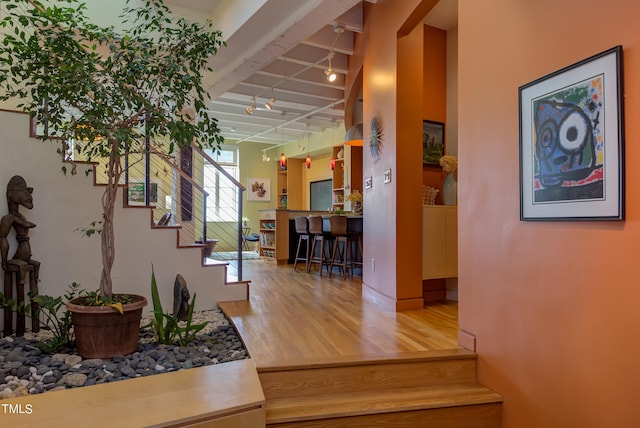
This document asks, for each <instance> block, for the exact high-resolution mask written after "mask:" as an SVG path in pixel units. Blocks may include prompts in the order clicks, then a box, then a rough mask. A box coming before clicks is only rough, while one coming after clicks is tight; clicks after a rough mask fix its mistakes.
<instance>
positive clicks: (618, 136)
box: [518, 46, 624, 221]
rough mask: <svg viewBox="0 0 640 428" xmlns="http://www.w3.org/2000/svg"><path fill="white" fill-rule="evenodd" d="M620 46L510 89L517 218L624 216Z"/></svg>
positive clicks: (576, 218) (612, 217)
mask: <svg viewBox="0 0 640 428" xmlns="http://www.w3.org/2000/svg"><path fill="white" fill-rule="evenodd" d="M622 69H623V68H622V46H615V47H613V48H611V49H608V50H606V51H604V52H601V53H599V54H596V55H594V56H591V57H589V58H587V59H584V60H582V61H580V62H577V63H575V64H572V65H570V66H568V67H565V68H562V69H561V70H558V71H556V72H554V73H551V74H549V75H547V76H544V77H541V78H539V79H537V80H535V81H533V82H530V83H527V84H526V85H523V86H521V87H520V88H519V89H518V101H519V113H520V123H519V128H520V220H521V221H558V220H623V219H624V156H623V155H624V103H623V94H624V90H623V73H622Z"/></svg>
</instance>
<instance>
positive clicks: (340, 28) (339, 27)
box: [324, 22, 344, 82]
mask: <svg viewBox="0 0 640 428" xmlns="http://www.w3.org/2000/svg"><path fill="white" fill-rule="evenodd" d="M333 31H334V32H335V33H336V38H335V40H334V41H333V44H332V45H331V50H330V51H329V56H328V57H327V59H328V60H329V67H328V68H327V69H326V70H325V71H324V74H325V75H326V76H327V80H328V81H329V82H335V81H336V79H337V78H338V75H337V74H336V72H335V71H333V67H331V60H332V59H333V57H334V56H335V52H334V51H333V48H334V47H335V46H336V42H337V41H338V38H339V37H340V34H342V33H344V25H343V24H341V23H339V22H335V23H334V24H333Z"/></svg>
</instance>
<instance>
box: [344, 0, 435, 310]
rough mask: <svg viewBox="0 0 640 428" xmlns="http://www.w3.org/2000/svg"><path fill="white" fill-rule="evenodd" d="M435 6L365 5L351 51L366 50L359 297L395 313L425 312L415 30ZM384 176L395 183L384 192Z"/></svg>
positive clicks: (388, 0) (426, 0)
mask: <svg viewBox="0 0 640 428" xmlns="http://www.w3.org/2000/svg"><path fill="white" fill-rule="evenodd" d="M435 3H436V0H423V1H418V0H403V1H402V2H397V1H392V0H381V1H378V2H377V3H376V4H375V5H374V6H370V5H369V6H368V7H367V9H366V10H365V12H366V14H365V28H364V32H363V40H362V44H358V43H356V47H358V46H360V47H361V46H364V47H365V50H364V55H363V60H362V62H363V99H364V108H363V117H364V139H365V150H364V152H365V153H364V156H363V178H365V179H366V178H367V177H372V181H373V188H371V189H365V190H364V216H365V217H364V249H365V250H364V251H365V257H364V267H363V294H364V296H365V298H368V299H371V300H373V301H375V302H377V303H378V304H380V305H381V306H384V307H387V308H389V309H395V310H404V309H410V308H418V307H422V279H421V277H422V274H421V270H420V266H421V258H420V257H421V256H420V254H421V245H422V244H421V241H420V239H416V237H419V236H421V233H422V231H421V224H422V220H421V215H422V209H421V207H422V198H421V194H422V193H421V192H422V190H421V183H422V144H420V143H419V142H420V141H422V139H421V135H422V119H423V118H422V114H423V104H422V99H421V98H420V97H416V96H415V95H416V94H422V88H423V66H424V64H423V55H422V52H423V43H424V39H423V33H424V26H423V25H419V24H421V22H422V19H423V18H424V16H425V14H426V11H427V10H429V9H430V8H431V7H433V5H434V4H435ZM416 52H417V54H416ZM374 116H375V117H376V118H378V119H379V121H380V124H381V126H382V129H383V144H384V146H383V148H382V156H381V158H380V159H379V160H377V161H376V160H374V159H372V157H371V155H370V154H369V147H368V144H367V141H368V139H369V136H370V134H371V133H370V128H369V124H370V122H371V118H372V117H374ZM412 142H413V143H412ZM416 143H417V144H416ZM387 169H391V171H392V177H393V178H392V181H391V183H388V184H383V176H384V171H385V170H387ZM373 259H375V272H374V263H373V261H372V260H373Z"/></svg>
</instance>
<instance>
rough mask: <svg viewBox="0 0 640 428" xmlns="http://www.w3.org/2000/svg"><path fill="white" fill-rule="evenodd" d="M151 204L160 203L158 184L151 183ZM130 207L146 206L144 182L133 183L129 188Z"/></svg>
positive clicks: (130, 183)
mask: <svg viewBox="0 0 640 428" xmlns="http://www.w3.org/2000/svg"><path fill="white" fill-rule="evenodd" d="M149 189H150V190H151V191H150V192H149V204H150V205H151V204H155V203H157V202H158V183H154V182H151V183H149ZM127 196H128V198H129V199H128V205H144V197H145V184H144V182H142V181H131V182H129V185H128V187H127Z"/></svg>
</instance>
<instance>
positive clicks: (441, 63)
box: [422, 25, 447, 205]
mask: <svg viewBox="0 0 640 428" xmlns="http://www.w3.org/2000/svg"><path fill="white" fill-rule="evenodd" d="M423 50H424V58H423V62H424V70H423V79H424V87H423V89H422V93H423V95H422V103H423V113H422V117H423V119H426V120H433V121H436V122H442V123H445V124H447V32H446V31H444V30H440V29H439V28H434V27H430V26H428V25H425V26H424V47H423ZM446 143H447V139H446V136H445V145H446ZM444 178H445V174H444V173H443V172H442V169H441V168H439V167H437V166H436V167H433V166H425V167H423V169H422V184H424V185H426V186H431V187H435V188H436V189H439V190H440V191H439V192H438V195H437V197H436V204H438V205H441V204H442V181H443V180H444Z"/></svg>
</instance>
